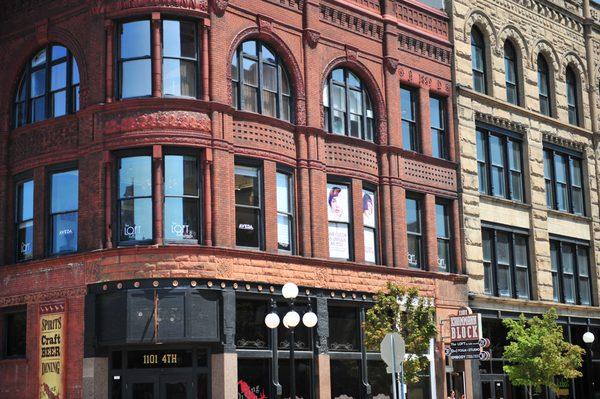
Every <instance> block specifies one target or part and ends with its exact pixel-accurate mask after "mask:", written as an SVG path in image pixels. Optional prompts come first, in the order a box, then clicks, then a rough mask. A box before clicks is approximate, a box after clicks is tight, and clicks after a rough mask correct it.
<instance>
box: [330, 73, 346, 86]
mask: <svg viewBox="0 0 600 399" xmlns="http://www.w3.org/2000/svg"><path fill="white" fill-rule="evenodd" d="M331 79H332V80H334V81H336V82H339V83H342V84H344V70H343V69H334V70H333V71H332V72H331Z"/></svg>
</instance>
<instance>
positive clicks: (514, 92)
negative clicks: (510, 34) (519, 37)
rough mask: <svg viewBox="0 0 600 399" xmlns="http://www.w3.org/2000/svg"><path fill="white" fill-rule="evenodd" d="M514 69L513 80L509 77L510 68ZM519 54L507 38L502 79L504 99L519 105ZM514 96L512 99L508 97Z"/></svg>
mask: <svg viewBox="0 0 600 399" xmlns="http://www.w3.org/2000/svg"><path fill="white" fill-rule="evenodd" d="M511 67H512V70H513V71H514V75H515V76H514V81H512V80H511V79H510V74H509V71H510V68H511ZM519 69H520V68H519V56H518V54H517V50H516V48H515V45H514V44H513V42H512V41H510V40H509V39H507V40H506V41H505V42H504V81H505V84H506V101H507V102H509V103H510V104H513V105H517V106H520V105H521V89H520V87H519V86H520V82H521V74H520V73H519ZM511 96H514V101H511V99H510V97H511Z"/></svg>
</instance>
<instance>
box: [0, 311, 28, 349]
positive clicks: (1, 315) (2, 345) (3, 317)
mask: <svg viewBox="0 0 600 399" xmlns="http://www.w3.org/2000/svg"><path fill="white" fill-rule="evenodd" d="M15 314H25V330H24V333H25V353H18V354H13V355H8V354H7V353H8V318H7V316H9V315H15ZM0 321H1V325H0V327H1V328H2V332H1V333H0V338H1V339H2V340H1V341H0V360H7V359H26V358H27V307H25V306H19V307H13V308H6V309H2V311H1V312H0Z"/></svg>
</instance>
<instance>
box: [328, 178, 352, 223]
mask: <svg viewBox="0 0 600 399" xmlns="http://www.w3.org/2000/svg"><path fill="white" fill-rule="evenodd" d="M348 203H349V201H348V186H344V185H342V184H327V217H328V219H329V221H330V222H345V223H348V222H350V210H349V206H348Z"/></svg>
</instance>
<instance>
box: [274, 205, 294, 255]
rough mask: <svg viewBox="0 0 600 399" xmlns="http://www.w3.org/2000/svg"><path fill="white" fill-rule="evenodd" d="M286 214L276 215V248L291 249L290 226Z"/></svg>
mask: <svg viewBox="0 0 600 399" xmlns="http://www.w3.org/2000/svg"><path fill="white" fill-rule="evenodd" d="M291 224H292V223H291V220H290V217H289V216H288V215H282V214H278V215H277V248H278V249H280V250H282V251H291V250H292V226H291Z"/></svg>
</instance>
